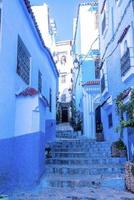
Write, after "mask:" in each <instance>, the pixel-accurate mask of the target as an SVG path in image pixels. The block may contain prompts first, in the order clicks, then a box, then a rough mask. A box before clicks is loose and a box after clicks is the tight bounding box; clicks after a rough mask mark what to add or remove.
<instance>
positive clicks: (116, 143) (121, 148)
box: [114, 140, 126, 150]
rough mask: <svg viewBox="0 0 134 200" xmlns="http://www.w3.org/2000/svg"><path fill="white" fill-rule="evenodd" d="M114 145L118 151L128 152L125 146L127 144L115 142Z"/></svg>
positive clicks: (120, 141) (119, 141)
mask: <svg viewBox="0 0 134 200" xmlns="http://www.w3.org/2000/svg"><path fill="white" fill-rule="evenodd" d="M114 144H115V146H116V148H117V149H119V150H126V146H125V144H124V142H123V141H122V140H118V141H116V142H114Z"/></svg>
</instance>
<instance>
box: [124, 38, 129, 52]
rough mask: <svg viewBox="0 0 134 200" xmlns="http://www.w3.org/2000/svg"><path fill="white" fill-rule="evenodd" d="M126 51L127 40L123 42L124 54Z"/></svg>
mask: <svg viewBox="0 0 134 200" xmlns="http://www.w3.org/2000/svg"><path fill="white" fill-rule="evenodd" d="M127 49H128V44H127V40H125V41H124V53H126V52H127Z"/></svg>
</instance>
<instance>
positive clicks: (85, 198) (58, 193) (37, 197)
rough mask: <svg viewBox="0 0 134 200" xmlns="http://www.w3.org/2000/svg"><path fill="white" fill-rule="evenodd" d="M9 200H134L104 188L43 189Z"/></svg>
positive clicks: (126, 193) (125, 193) (121, 192)
mask: <svg viewBox="0 0 134 200" xmlns="http://www.w3.org/2000/svg"><path fill="white" fill-rule="evenodd" d="M9 200H134V194H132V193H128V192H124V191H118V190H117V191H116V190H112V189H106V188H82V189H80V188H79V189H57V188H53V189H49V188H47V189H43V190H40V191H38V192H35V191H34V192H27V193H23V192H22V193H19V194H15V195H14V196H12V197H10V198H9Z"/></svg>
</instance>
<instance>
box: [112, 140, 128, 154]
mask: <svg viewBox="0 0 134 200" xmlns="http://www.w3.org/2000/svg"><path fill="white" fill-rule="evenodd" d="M111 148H112V157H126V156H127V148H126V145H125V144H124V142H123V141H122V140H121V139H119V140H118V141H115V142H113V144H112V147H111Z"/></svg>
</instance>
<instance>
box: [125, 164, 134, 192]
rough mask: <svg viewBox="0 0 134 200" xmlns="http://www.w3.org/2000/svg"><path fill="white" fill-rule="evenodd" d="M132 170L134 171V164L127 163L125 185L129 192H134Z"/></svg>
mask: <svg viewBox="0 0 134 200" xmlns="http://www.w3.org/2000/svg"><path fill="white" fill-rule="evenodd" d="M132 168H133V169H134V163H132V162H127V163H126V165H125V183H126V188H127V190H129V191H131V192H134V174H133V172H132Z"/></svg>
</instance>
